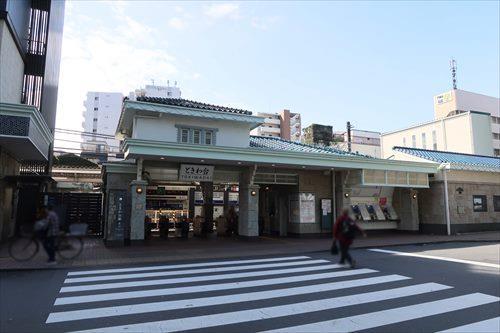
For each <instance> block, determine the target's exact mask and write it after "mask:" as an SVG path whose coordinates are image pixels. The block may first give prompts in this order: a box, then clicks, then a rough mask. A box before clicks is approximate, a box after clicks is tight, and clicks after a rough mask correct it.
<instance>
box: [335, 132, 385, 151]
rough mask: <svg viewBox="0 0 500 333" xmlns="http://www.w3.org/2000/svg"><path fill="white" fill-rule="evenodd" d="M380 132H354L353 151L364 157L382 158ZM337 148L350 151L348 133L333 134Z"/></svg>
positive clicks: (352, 134) (352, 138)
mask: <svg viewBox="0 0 500 333" xmlns="http://www.w3.org/2000/svg"><path fill="white" fill-rule="evenodd" d="M380 136H381V134H380V132H374V131H363V130H352V131H351V151H352V152H353V153H358V154H362V155H367V156H372V157H377V158H380V156H381V149H380ZM333 137H334V143H333V144H332V145H333V146H334V147H335V148H338V149H342V150H344V151H348V150H349V147H348V139H347V132H335V133H334V134H333Z"/></svg>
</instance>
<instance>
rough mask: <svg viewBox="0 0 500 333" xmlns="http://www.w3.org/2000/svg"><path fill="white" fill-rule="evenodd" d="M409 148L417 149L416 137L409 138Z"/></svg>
mask: <svg viewBox="0 0 500 333" xmlns="http://www.w3.org/2000/svg"><path fill="white" fill-rule="evenodd" d="M411 146H412V147H413V148H417V137H416V136H415V135H412V136H411Z"/></svg>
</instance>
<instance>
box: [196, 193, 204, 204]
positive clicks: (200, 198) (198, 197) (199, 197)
mask: <svg viewBox="0 0 500 333" xmlns="http://www.w3.org/2000/svg"><path fill="white" fill-rule="evenodd" d="M194 204H195V205H203V194H202V193H201V191H196V192H194Z"/></svg>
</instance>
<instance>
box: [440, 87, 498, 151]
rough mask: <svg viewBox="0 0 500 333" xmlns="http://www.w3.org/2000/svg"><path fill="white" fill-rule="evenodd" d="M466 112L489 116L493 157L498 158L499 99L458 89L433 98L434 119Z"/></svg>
mask: <svg viewBox="0 0 500 333" xmlns="http://www.w3.org/2000/svg"><path fill="white" fill-rule="evenodd" d="M468 111H479V112H485V113H489V114H490V116H491V133H492V136H493V142H492V145H493V155H494V156H500V99H498V98H496V97H492V96H486V95H481V94H477V93H473V92H470V91H465V90H460V89H455V90H451V91H448V92H445V93H443V94H440V95H437V96H434V119H442V118H445V117H449V116H452V115H456V114H462V113H466V112H468ZM486 155H490V154H486Z"/></svg>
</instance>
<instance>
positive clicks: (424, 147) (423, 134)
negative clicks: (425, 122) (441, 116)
mask: <svg viewBox="0 0 500 333" xmlns="http://www.w3.org/2000/svg"><path fill="white" fill-rule="evenodd" d="M422 148H423V149H427V143H426V142H425V133H422Z"/></svg>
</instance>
